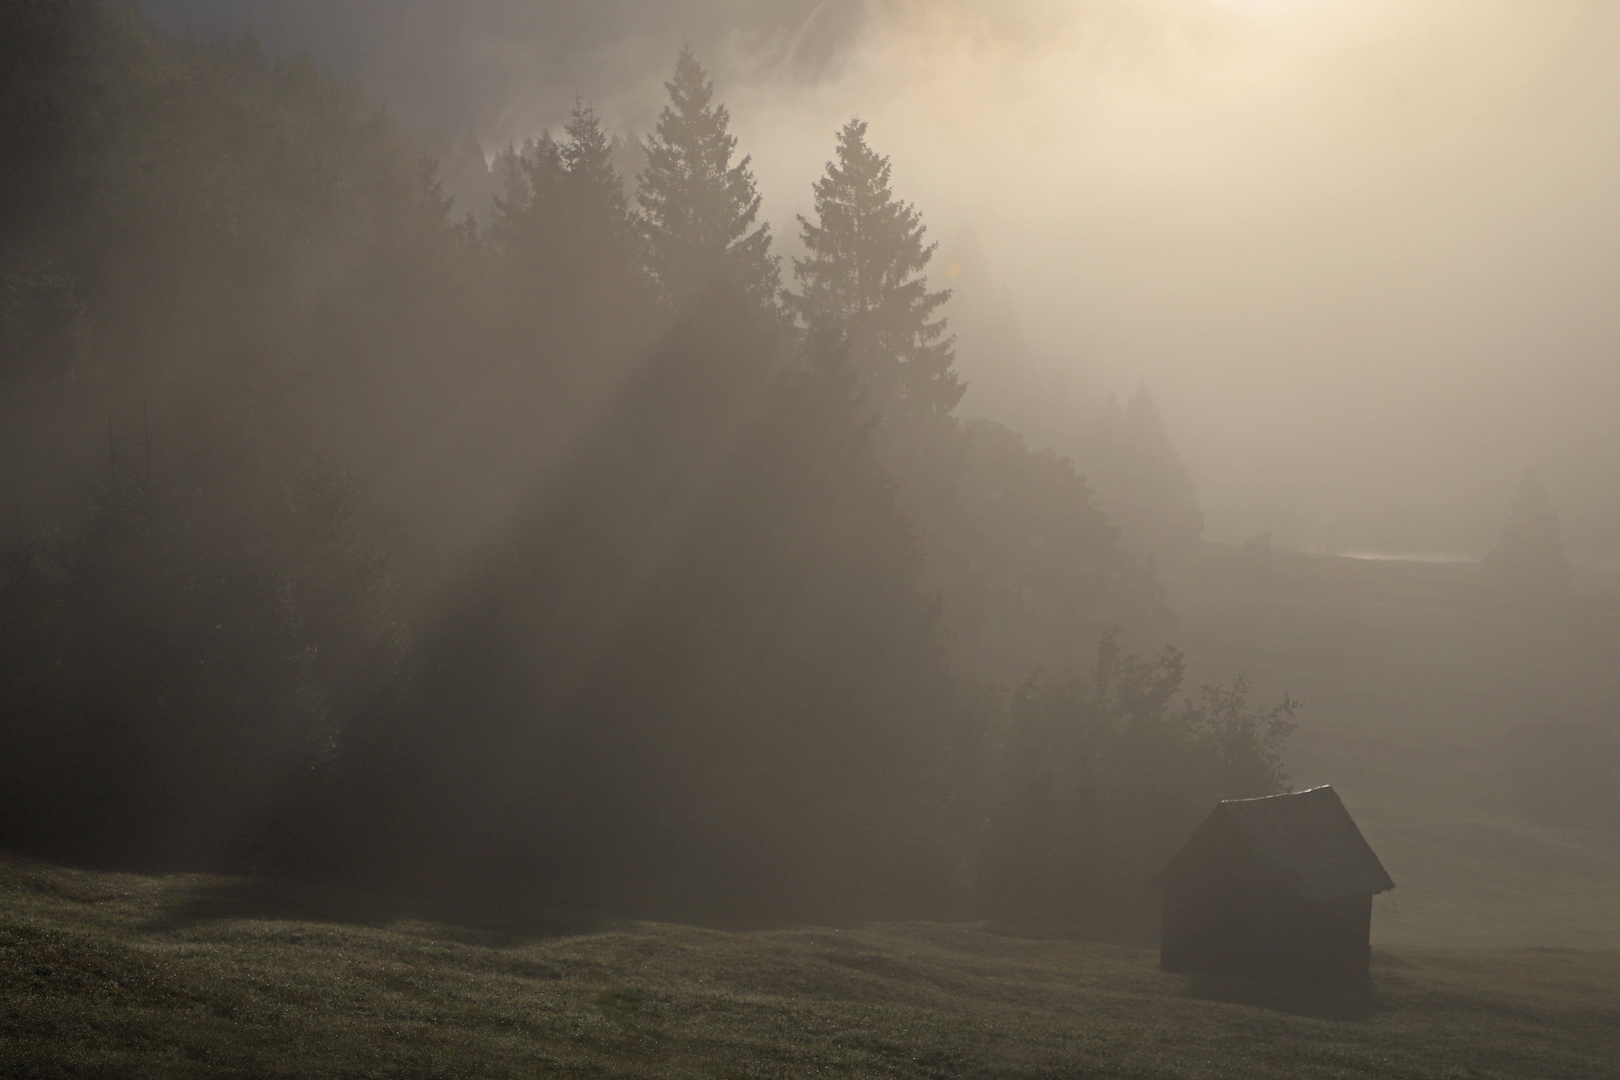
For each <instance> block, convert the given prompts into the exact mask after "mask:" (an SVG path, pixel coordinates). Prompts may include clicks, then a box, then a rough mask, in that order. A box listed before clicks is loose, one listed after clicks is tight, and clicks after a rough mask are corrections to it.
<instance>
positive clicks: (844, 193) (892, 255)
mask: <svg viewBox="0 0 1620 1080" xmlns="http://www.w3.org/2000/svg"><path fill="white" fill-rule="evenodd" d="M837 155H838V156H837V160H836V161H830V162H828V163H827V173H826V175H825V176H823V177H822V178H821V179H820V180H818V181H816V183H815V186H814V191H815V213H816V221H815V222H814V223H812V222H810V221H809V220H807V219H806V218H805V217H803V216H802V215H801V216H800V217H799V226H800V234H801V236H802V237H803V240H804V246H805V248H806V249H807V250H808V251H809V254H808V255H806V256H805V257H804V258H802V259H794V260H793V273H794V276H795V277H796V278H797V279H798V281H799V285H800V290H801V291H800V292H799V293H798V294H797V295H793V294H789V296H788V298H787V300H788V305H789V307H790V309H791V310H792V311H794V312H795V313H796V314H797V315H798V316H799V317H800V318H801V319H803V320H804V323H805V325H806V326H808V327H809V328H810V330H811V331H812V332H833V333H840V334H842V335H844V336H845V337H846V338H847V340H848V343H849V357H850V363H851V364H852V365H853V367H854V369H855V371H856V373H857V375H858V376H859V377H860V378H861V379H862V381H863V383H864V388H865V390H866V392H867V393H868V394H869V396H870V398H871V400H872V402H873V404H874V405H875V406H876V407H877V408H878V409H879V410H880V412H881V413H882V414H883V417H884V419H885V421H886V422H887V423H889V424H891V425H906V424H908V423H909V422H913V421H916V420H920V419H935V420H938V419H943V418H945V417H948V416H949V415H950V414H951V411H952V410H953V409H955V408H956V405H957V403H958V402H959V401H961V400H962V394H963V392H964V391H965V390H966V387H965V386H964V385H963V384H962V383H961V381H960V380H958V379H957V377H956V372H955V370H954V368H953V366H952V365H953V362H954V356H953V352H952V339H951V338H949V337H947V336H946V324H945V320H944V319H942V318H936V317H935V315H936V312H938V310H939V308H940V306H941V305H942V304H944V303H945V301H946V300H948V299H950V295H951V294H950V290H948V289H942V290H940V291H938V292H929V291H928V279H927V278H926V277H925V276H924V273H923V271H924V270H926V269H927V267H928V263H929V260H930V259H932V258H933V255H934V248H935V246H936V245H934V244H926V243H924V242H923V234H924V232H925V231H926V230H925V228H924V226H923V224H922V220H921V218H920V217H919V215H918V214H917V211H916V209H915V208H914V207H913V206H912V205H911V204H910V203H902V202H899V201H898V200H896V199H895V197H894V192H893V190H892V189H891V187H890V165H889V159H888V158H887V157H885V156H881V155H879V154H877V153H876V152H875V151H873V150H872V148H871V147H870V146H868V145H867V143H866V122H865V121H864V120H860V119H855V120H851V121H850V122H849V123H847V124H845V125H844V127H843V130H841V131H840V132H839V133H838V145H837Z"/></svg>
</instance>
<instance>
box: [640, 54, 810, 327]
mask: <svg viewBox="0 0 1620 1080" xmlns="http://www.w3.org/2000/svg"><path fill="white" fill-rule="evenodd" d="M664 87H665V89H667V90H668V91H669V104H668V105H667V106H665V108H664V111H663V112H662V113H661V114H660V115H659V117H658V128H657V130H656V131H655V132H654V133H653V135H652V137H651V138H649V139H647V140H646V141H645V142H644V143H643V144H642V148H643V149H644V150H645V151H646V154H647V168H646V170H645V171H644V172H642V173H641V175H640V177H639V180H640V191H639V193H638V194H637V196H636V199H637V202H638V203H639V204H640V206H641V221H640V224H641V230H642V235H643V238H644V240H645V243H646V252H647V262H648V269H649V271H650V272H651V276H652V277H653V279H654V281H656V282H657V285H658V288H659V291H660V292H661V293H662V296H663V299H664V301H665V302H666V303H667V304H669V305H670V306H671V307H673V308H675V309H677V310H680V309H684V308H686V307H687V306H689V305H690V304H691V302H692V300H693V299H694V298H695V297H696V296H697V295H698V294H699V293H701V292H702V291H703V290H705V289H707V288H709V287H711V286H713V285H715V284H717V283H721V284H725V285H728V286H730V287H733V288H736V289H739V290H740V291H741V292H742V293H743V294H744V295H746V296H748V297H749V298H750V299H751V300H753V301H754V302H756V303H758V304H760V305H762V306H763V305H768V304H770V303H772V302H773V301H774V300H775V299H776V294H777V292H778V291H779V290H780V288H781V274H780V270H779V268H778V264H777V259H776V257H775V256H774V255H772V254H771V230H770V225H769V224H768V223H760V224H757V225H756V222H757V221H758V218H759V205H760V198H759V194H758V192H757V191H756V190H755V188H754V174H753V172H752V170H750V168H749V162H750V160H751V159H750V158H748V157H744V158H743V159H742V160H741V161H739V162H737V163H736V164H735V165H733V164H732V163H731V157H732V154H733V152H734V151H735V150H736V148H737V137H736V136H735V135H732V134H731V133H730V131H729V127H730V124H731V114H730V113H729V112H728V111H727V109H726V107H725V106H724V105H714V104H712V102H713V100H714V84H713V83H711V82H709V80H708V76H707V74H706V73H705V72H704V70H703V67H702V65H700V64H699V63H698V62H697V58H696V57H694V56H693V55H692V50H691V49H688V48H683V49H681V53H680V56H679V57H677V58H676V60H675V78H674V80H673V81H672V82H667V83H665V84H664Z"/></svg>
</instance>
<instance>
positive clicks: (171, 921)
mask: <svg viewBox="0 0 1620 1080" xmlns="http://www.w3.org/2000/svg"><path fill="white" fill-rule="evenodd" d="M236 919H249V920H256V921H262V922H305V923H331V924H338V925H346V926H366V927H379V928H380V927H390V926H394V927H397V926H399V925H400V924H420V928H421V930H422V931H423V932H424V933H425V934H426V936H431V937H434V938H440V939H444V940H451V941H459V942H463V943H466V944H475V945H490V946H508V945H521V944H523V943H525V942H530V941H538V940H543V939H547V938H559V937H572V936H577V935H581V934H590V933H595V932H598V931H602V930H607V929H612V928H613V927H614V926H615V925H618V924H619V923H618V921H616V920H612V919H608V918H604V917H600V916H595V915H590V914H581V913H575V912H564V911H558V910H556V909H554V908H547V907H545V906H543V905H540V904H528V903H521V902H511V901H505V902H496V901H478V900H463V899H455V898H446V897H437V896H405V895H398V894H391V893H382V892H370V891H367V890H363V889H354V888H345V887H342V886H335V885H323V884H318V883H313V882H301V881H288V880H281V879H262V878H225V879H213V880H210V881H206V882H201V883H198V884H196V885H193V886H191V887H189V888H187V889H186V890H185V892H184V893H183V894H182V895H180V896H178V897H177V898H176V902H174V903H171V904H170V905H169V906H168V907H167V909H166V910H165V911H164V912H163V914H162V915H160V916H159V917H158V918H157V919H155V920H154V921H153V922H152V923H151V924H149V925H150V928H151V929H154V930H178V929H183V928H185V927H189V926H198V925H203V924H206V923H213V922H224V921H230V920H236Z"/></svg>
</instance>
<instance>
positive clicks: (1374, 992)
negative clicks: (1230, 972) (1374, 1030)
mask: <svg viewBox="0 0 1620 1080" xmlns="http://www.w3.org/2000/svg"><path fill="white" fill-rule="evenodd" d="M1187 996H1188V997H1193V998H1199V999H1201V1000H1204V1001H1220V1002H1225V1003H1226V1004H1229V1005H1248V1006H1250V1007H1252V1008H1257V1009H1270V1010H1272V1011H1274V1012H1284V1013H1289V1014H1292V1015H1294V1016H1308V1017H1311V1018H1313V1019H1316V1020H1370V1019H1372V1018H1373V1017H1374V1016H1375V1015H1377V1014H1378V1013H1379V1012H1381V1011H1382V1010H1383V1008H1384V1006H1385V1000H1384V996H1383V995H1382V994H1380V993H1379V992H1378V989H1377V988H1376V987H1375V986H1373V984H1372V980H1371V979H1363V980H1358V981H1355V982H1291V981H1287V980H1283V979H1244V978H1237V977H1233V976H1224V975H1190V976H1188V977H1187Z"/></svg>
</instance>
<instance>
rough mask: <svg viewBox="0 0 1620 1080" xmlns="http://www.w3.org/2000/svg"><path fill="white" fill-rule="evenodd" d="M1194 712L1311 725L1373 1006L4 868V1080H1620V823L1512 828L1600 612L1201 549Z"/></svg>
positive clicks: (1600, 641)
mask: <svg viewBox="0 0 1620 1080" xmlns="http://www.w3.org/2000/svg"><path fill="white" fill-rule="evenodd" d="M1169 582H1170V588H1171V597H1172V602H1173V603H1174V605H1175V606H1176V609H1177V611H1178V612H1179V615H1180V625H1179V626H1178V628H1177V635H1176V636H1177V641H1178V643H1179V644H1181V645H1182V647H1184V648H1185V649H1186V651H1187V653H1188V657H1189V660H1190V662H1191V663H1192V665H1193V671H1192V673H1193V676H1194V681H1195V682H1196V681H1200V680H1214V679H1223V678H1227V677H1230V675H1231V674H1232V673H1234V672H1237V671H1245V672H1247V673H1248V674H1249V676H1250V677H1251V679H1252V681H1253V683H1254V685H1255V688H1256V691H1257V692H1258V693H1259V694H1260V695H1261V696H1262V697H1270V696H1274V695H1276V694H1280V693H1281V692H1283V691H1284V690H1287V691H1289V692H1290V693H1292V694H1294V695H1295V696H1296V697H1299V698H1302V699H1304V700H1305V702H1306V707H1305V709H1304V710H1303V711H1302V713H1301V725H1300V729H1299V732H1298V734H1297V735H1296V737H1295V741H1294V743H1293V744H1292V746H1291V749H1290V765H1291V772H1292V774H1293V778H1294V781H1295V783H1296V784H1297V785H1299V786H1305V785H1308V784H1315V783H1332V784H1334V785H1335V786H1336V787H1337V788H1338V789H1339V790H1340V792H1341V794H1342V795H1343V796H1344V798H1345V802H1346V804H1347V805H1348V806H1349V808H1350V809H1351V812H1352V813H1353V814H1354V815H1355V816H1356V817H1357V819H1358V820H1359V821H1360V823H1361V825H1362V827H1363V830H1364V831H1365V833H1366V834H1367V836H1368V838H1369V840H1370V841H1371V842H1372V844H1373V846H1374V848H1375V849H1376V850H1377V851H1378V852H1379V854H1380V855H1381V856H1382V858H1383V859H1384V862H1385V864H1386V865H1387V866H1388V868H1389V869H1390V872H1391V873H1392V875H1393V876H1394V878H1395V880H1396V882H1397V888H1396V890H1395V892H1394V893H1391V894H1387V895H1385V896H1381V897H1379V898H1378V900H1377V901H1376V903H1375V923H1374V948H1375V955H1374V963H1373V972H1372V979H1371V983H1370V985H1368V986H1365V987H1358V988H1353V989H1337V990H1330V989H1316V990H1306V989H1286V988H1280V987H1276V986H1273V985H1269V984H1264V983H1249V982H1242V981H1221V980H1199V979H1191V978H1188V977H1186V976H1176V975H1166V974H1162V973H1160V972H1159V971H1158V970H1157V955H1156V952H1155V951H1154V950H1153V949H1152V948H1151V947H1150V946H1149V945H1147V944H1145V943H1138V944H1121V943H1117V942H1116V943H1109V942H1099V941H1088V940H1078V939H1075V938H1066V937H1062V936H1048V937H1034V936H1028V935H1019V934H1016V933H1011V932H998V931H997V930H996V929H995V928H992V927H986V926H979V925H944V924H921V923H918V924H898V925H869V926H853V927H772V928H765V929H752V930H736V929H733V930H719V929H709V928H702V927H692V926H680V925H670V924H660V923H647V922H622V921H605V920H598V919H594V918H590V917H585V916H577V915H569V914H563V913H557V912H550V911H546V910H543V909H540V908H531V907H525V906H521V905H519V906H510V905H509V906H478V905H470V904H469V905H460V906H453V905H445V904H443V903H436V902H432V901H426V900H413V899H411V898H408V897H398V896H384V895H372V894H367V893H363V892H353V891H343V890H339V889H333V888H326V887H318V886H312V885H303V884H297V883H290V882H270V881H254V880H243V879H227V878H216V877H205V876H169V877H150V876H136V875H128V874H110V873H103V872H96V871H91V870H80V869H71V868H65V867H59V866H51V865H45V864H40V863H35V862H30V861H27V860H23V859H19V858H0V1077H6V1078H12V1077H38V1078H45V1077H64V1078H65V1077H131V1076H152V1077H170V1076H173V1077H234V1076H242V1077H377V1078H416V1077H423V1078H426V1077H445V1078H449V1077H551V1076H582V1077H586V1076H588V1077H649V1078H651V1077H685V1076H691V1077H700V1076H701V1077H729V1078H738V1080H741V1078H762V1077H800V1076H827V1077H896V1078H898V1077H941V1078H944V1077H951V1078H955V1077H985V1078H989V1077H1048V1078H1051V1077H1144V1078H1145V1077H1165V1078H1169V1077H1186V1078H1194V1077H1197V1078H1203V1077H1210V1078H1213V1077H1230V1078H1265V1077H1279V1078H1281V1077H1288V1078H1323V1080H1326V1078H1341V1077H1346V1078H1347V1077H1378V1078H1407V1077H1410V1078H1424V1080H1441V1078H1448V1080H1455V1078H1468V1077H1473V1078H1486V1077H1490V1078H1518V1077H1523V1078H1536V1080H1544V1078H1588V1077H1589V1078H1593V1080H1598V1078H1602V1080H1613V1078H1615V1077H1620V829H1617V828H1616V826H1620V822H1609V821H1606V820H1603V819H1597V820H1592V821H1578V822H1575V823H1573V824H1571V823H1569V822H1563V823H1548V822H1545V821H1540V820H1537V819H1536V818H1535V816H1534V815H1533V814H1530V813H1527V811H1526V809H1525V799H1524V792H1523V791H1521V790H1519V786H1518V784H1517V781H1516V780H1515V775H1516V774H1515V771H1514V767H1513V766H1514V761H1513V750H1512V747H1513V746H1515V745H1519V744H1515V743H1513V742H1512V739H1511V737H1510V736H1511V733H1512V732H1513V731H1514V730H1515V729H1516V728H1521V727H1523V726H1524V725H1525V724H1527V723H1528V724H1534V723H1542V722H1557V721H1561V720H1580V719H1591V718H1594V717H1596V718H1602V717H1605V716H1607V717H1611V718H1612V717H1615V716H1620V708H1617V706H1620V603H1616V602H1615V601H1614V600H1613V599H1612V596H1613V584H1614V583H1612V582H1607V581H1603V580H1595V579H1594V580H1590V581H1587V582H1585V583H1583V591H1582V592H1581V593H1580V594H1579V596H1577V597H1576V598H1575V599H1571V600H1568V601H1566V602H1562V603H1557V604H1551V605H1547V604H1540V605H1534V604H1526V603H1524V602H1521V601H1517V600H1515V599H1513V598H1511V597H1505V596H1501V595H1498V594H1496V593H1493V592H1492V591H1491V590H1490V589H1489V588H1488V586H1487V585H1486V584H1485V583H1484V582H1482V581H1481V580H1480V579H1479V577H1478V574H1477V570H1476V569H1475V568H1473V567H1469V566H1429V565H1418V564H1406V563H1367V562H1357V561H1354V560H1347V559H1332V558H1327V557H1321V556H1305V555H1290V554H1286V553H1276V554H1274V555H1273V556H1271V557H1270V558H1269V559H1268V560H1266V561H1265V562H1264V563H1261V564H1256V563H1255V561H1254V560H1253V559H1250V558H1247V557H1246V556H1245V555H1244V554H1243V553H1241V552H1236V551H1231V550H1229V549H1220V548H1215V547H1211V548H1210V549H1208V551H1207V553H1206V555H1205V556H1204V557H1202V558H1200V559H1198V560H1195V561H1193V562H1189V563H1187V564H1184V565H1182V566H1180V567H1176V568H1172V570H1171V571H1170V573H1169Z"/></svg>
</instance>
